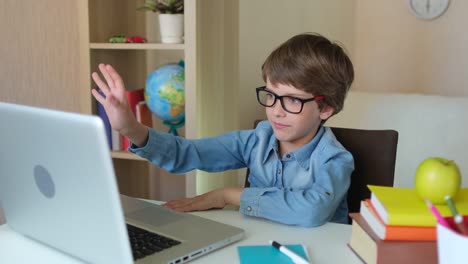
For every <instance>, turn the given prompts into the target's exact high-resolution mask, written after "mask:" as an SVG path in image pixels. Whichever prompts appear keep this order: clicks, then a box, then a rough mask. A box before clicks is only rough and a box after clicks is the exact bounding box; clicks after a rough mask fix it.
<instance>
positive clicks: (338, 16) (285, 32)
mask: <svg viewBox="0 0 468 264" xmlns="http://www.w3.org/2000/svg"><path fill="white" fill-rule="evenodd" d="M354 8H355V1H354V0H352V1H351V0H346V1H344V0H327V1H311V0H292V1H279V0H239V56H240V57H239V97H240V99H241V100H239V109H238V111H239V116H240V127H241V128H244V129H245V128H251V127H252V123H253V120H255V119H258V118H263V114H264V109H263V107H260V106H259V105H258V103H257V101H256V97H255V88H256V87H258V86H262V85H264V83H263V80H262V78H261V66H262V64H263V62H264V61H265V59H266V57H267V56H268V54H270V53H271V52H272V51H273V50H274V49H275V48H276V47H277V46H279V45H280V44H281V43H283V42H284V41H286V40H287V39H289V38H290V37H292V36H293V35H296V34H299V33H304V32H317V33H320V34H322V35H324V36H325V37H328V38H330V39H332V40H335V41H338V42H341V43H342V44H343V46H345V47H346V49H347V50H349V51H351V50H352V49H353V37H354V34H353V28H354V26H353V20H354Z"/></svg>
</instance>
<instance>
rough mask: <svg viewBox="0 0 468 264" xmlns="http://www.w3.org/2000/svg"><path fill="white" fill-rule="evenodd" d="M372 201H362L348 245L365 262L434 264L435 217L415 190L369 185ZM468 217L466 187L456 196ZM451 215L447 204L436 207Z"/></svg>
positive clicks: (461, 211) (355, 214)
mask: <svg viewBox="0 0 468 264" xmlns="http://www.w3.org/2000/svg"><path fill="white" fill-rule="evenodd" d="M369 189H370V190H371V198H370V199H367V200H364V201H362V202H361V208H360V212H359V213H352V214H350V216H351V218H352V219H353V224H352V234H351V240H350V242H349V244H348V246H349V247H350V248H351V250H352V251H353V252H354V253H355V254H356V255H357V256H358V257H359V258H361V259H362V260H363V261H364V262H366V263H378V264H385V263H403V264H404V263H437V242H436V239H437V236H436V222H437V221H436V218H435V217H434V215H433V214H432V213H431V211H430V210H429V209H428V208H427V205H426V204H425V202H424V200H422V199H421V198H420V197H419V196H418V195H417V193H416V190H415V189H414V188H396V187H384V186H372V185H369ZM455 203H456V205H457V208H459V211H460V213H461V214H463V215H466V214H468V188H462V189H461V190H460V192H459V193H458V194H457V196H456V197H455ZM437 209H438V210H439V211H440V213H441V214H442V215H443V216H451V211H450V208H449V207H448V206H447V205H437Z"/></svg>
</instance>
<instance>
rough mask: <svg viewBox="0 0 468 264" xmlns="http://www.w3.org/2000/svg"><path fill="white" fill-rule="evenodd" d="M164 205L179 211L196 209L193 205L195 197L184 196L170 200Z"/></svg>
mask: <svg viewBox="0 0 468 264" xmlns="http://www.w3.org/2000/svg"><path fill="white" fill-rule="evenodd" d="M163 206H164V207H166V208H169V209H172V210H176V211H179V212H191V211H195V209H194V207H193V198H192V199H190V198H184V199H178V200H173V201H169V202H167V203H165V204H163Z"/></svg>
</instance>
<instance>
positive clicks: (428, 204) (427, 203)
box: [424, 198, 432, 207]
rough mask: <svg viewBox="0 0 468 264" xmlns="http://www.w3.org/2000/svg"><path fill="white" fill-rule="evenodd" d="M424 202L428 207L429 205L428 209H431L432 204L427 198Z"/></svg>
mask: <svg viewBox="0 0 468 264" xmlns="http://www.w3.org/2000/svg"><path fill="white" fill-rule="evenodd" d="M424 202H425V203H426V205H427V206H428V207H431V205H432V203H431V201H429V199H427V198H425V199H424Z"/></svg>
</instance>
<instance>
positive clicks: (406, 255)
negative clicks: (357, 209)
mask: <svg viewBox="0 0 468 264" xmlns="http://www.w3.org/2000/svg"><path fill="white" fill-rule="evenodd" d="M349 215H350V217H351V218H352V219H353V224H352V227H351V229H352V231H351V240H350V242H349V243H348V246H349V248H350V249H351V250H352V251H353V252H354V253H355V254H356V255H357V256H358V257H359V258H361V259H362V260H363V261H364V262H365V263H367V264H394V263H398V264H414V263H424V264H431V263H434V264H436V263H437V242H436V241H409V240H406V241H395V240H394V241H389V240H382V239H380V238H379V237H378V236H377V235H376V234H375V233H374V231H372V229H371V228H370V226H369V225H368V224H367V222H366V220H365V219H364V218H363V217H362V216H361V214H360V213H351V214H349Z"/></svg>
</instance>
